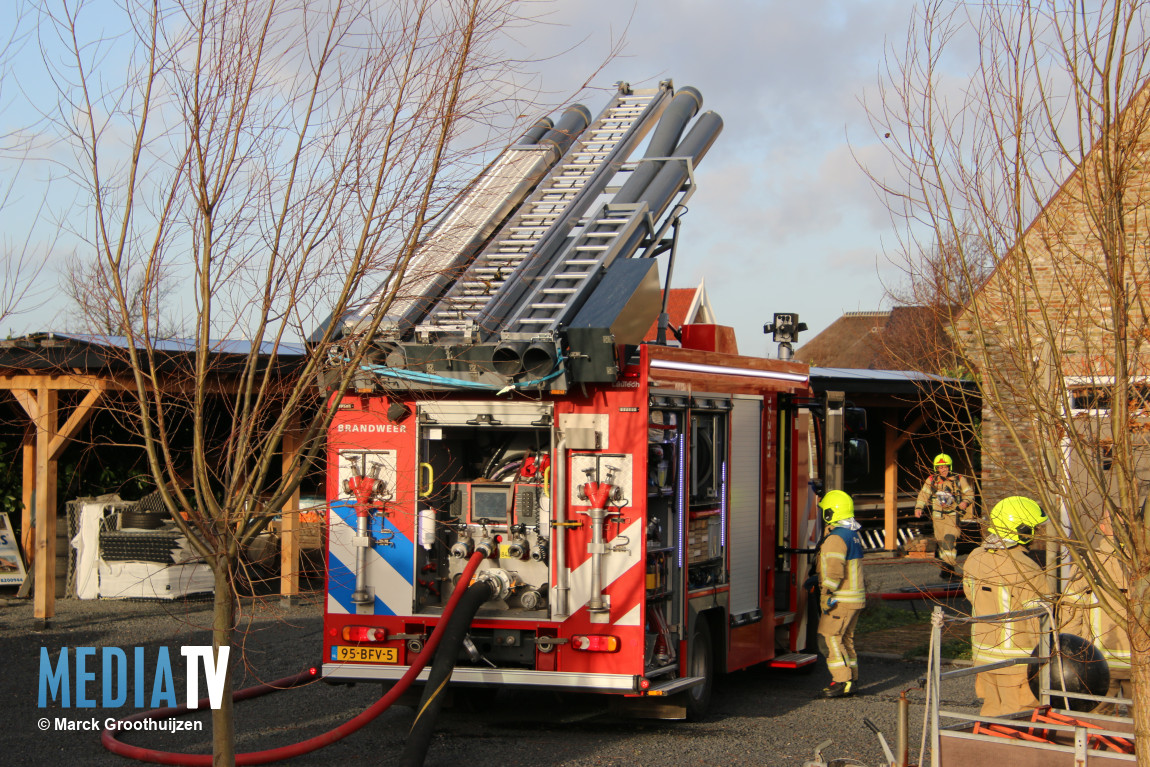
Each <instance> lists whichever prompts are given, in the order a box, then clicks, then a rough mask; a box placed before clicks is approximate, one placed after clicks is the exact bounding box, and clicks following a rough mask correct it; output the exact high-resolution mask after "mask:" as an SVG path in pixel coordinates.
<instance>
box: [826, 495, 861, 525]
mask: <svg viewBox="0 0 1150 767" xmlns="http://www.w3.org/2000/svg"><path fill="white" fill-rule="evenodd" d="M819 508H820V509H822V510H823V522H825V523H827V524H828V525H830V524H833V523H835V522H841V521H842V520H844V519H850V518H851V517H853V516H854V515H855V502H854V500H853V499H852V498H851V497H850V496H849V495H847V494H846V493H844V492H843V491H842V490H831V491H830V492H829V493H827V494H826V495H824V496H823V499H822V500H821V501H819Z"/></svg>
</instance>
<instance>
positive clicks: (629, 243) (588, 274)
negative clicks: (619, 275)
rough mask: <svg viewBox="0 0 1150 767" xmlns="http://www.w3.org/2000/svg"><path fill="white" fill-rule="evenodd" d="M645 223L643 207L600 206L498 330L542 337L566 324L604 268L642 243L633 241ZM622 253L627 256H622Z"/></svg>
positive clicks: (644, 207) (595, 283) (629, 253)
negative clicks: (502, 328) (635, 234)
mask: <svg viewBox="0 0 1150 767" xmlns="http://www.w3.org/2000/svg"><path fill="white" fill-rule="evenodd" d="M647 218H648V216H647V205H646V203H630V204H623V205H612V204H610V203H607V204H605V205H603V206H602V207H601V208H600V209H599V210H598V212H596V214H595V215H594V216H593V217H591V218H590V219H588V221H587V223H586V225H585V226H584V227H583V231H582V232H580V233H579V234H578V235H577V236H576V237H575V239H574V240H573V241H572V242H571V244H570V245H569V246H568V247H567V248H566V249H565V250H564V251H563V252H562V253H561V254H560V257H559V258H557V259H555V261H554V262H553V263H552V266H551V268H550V269H549V270H548V272H547V274H546V275H544V276H543V277H542V278H541V279H540V280H539V281H538V283H537V284H536V285H535V287H534V288H533V289H532V290H531V292H530V293H529V294H528V297H527V299H526V300H524V301H523V302H522V303H521V304H520V305H519V309H518V310H517V311H516V312H515V313H514V314H512V315H511V316H510V317H509V318H508V319H507V321H506V323H505V326H504V329H505V330H506V331H507V332H510V333H532V334H537V335H542V334H548V333H553V332H555V331H557V330H558V329H559V325H561V324H564V323H565V322H568V321H570V318H571V316H572V315H573V314H574V313H575V312H578V310H579V308H580V307H581V306H582V305H583V304H584V303H585V302H586V300H587V298H588V296H590V294H591V291H593V290H594V289H595V287H596V286H597V285H598V284H599V279H598V278H599V277H600V276H602V274H603V272H605V271H606V269H607V267H608V266H610V265H611V263H612V262H613V261H614V260H615V259H616V258H629V257H630V256H631V255H632V253H633V252H634V251H635V250H637V249H638V245H639V244H640V243H641V241H642V240H641V238H636V237H634V236H633V235H634V233H635V232H636V230H638V229H639V227H640V226H643V225H644V223H645V222H646V220H647ZM625 247H626V249H627V250H629V251H631V252H623V249H624V248H625Z"/></svg>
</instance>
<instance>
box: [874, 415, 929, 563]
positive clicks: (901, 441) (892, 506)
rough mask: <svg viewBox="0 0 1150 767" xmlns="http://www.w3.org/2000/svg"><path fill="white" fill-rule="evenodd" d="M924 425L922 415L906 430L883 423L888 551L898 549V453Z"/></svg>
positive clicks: (885, 517) (884, 503) (884, 506)
mask: <svg viewBox="0 0 1150 767" xmlns="http://www.w3.org/2000/svg"><path fill="white" fill-rule="evenodd" d="M922 424H923V417H922V415H921V414H920V415H919V416H918V417H917V418H915V419H914V420H913V421H912V422H911V423H910V425H909V426H907V427H906V428H905V429H902V428H899V427H897V426H895V425H894V424H891V423H883V426H884V427H885V435H884V437H885V438H884V439H883V445H884V447H885V448H886V449H885V450H884V451H883V453H884V455H883V461H884V463H883V493H882V497H883V513H884V521H885V531H886V547H885V548H886V549H887V551H894V550H895V549H896V548H898V451H899V450H900V449H902V446H903V445H905V444H906V443H907V442H908V441H909V440H910V438H911V436H912V435H914V434H915V433H917V432H918V430H919V429H921V428H922Z"/></svg>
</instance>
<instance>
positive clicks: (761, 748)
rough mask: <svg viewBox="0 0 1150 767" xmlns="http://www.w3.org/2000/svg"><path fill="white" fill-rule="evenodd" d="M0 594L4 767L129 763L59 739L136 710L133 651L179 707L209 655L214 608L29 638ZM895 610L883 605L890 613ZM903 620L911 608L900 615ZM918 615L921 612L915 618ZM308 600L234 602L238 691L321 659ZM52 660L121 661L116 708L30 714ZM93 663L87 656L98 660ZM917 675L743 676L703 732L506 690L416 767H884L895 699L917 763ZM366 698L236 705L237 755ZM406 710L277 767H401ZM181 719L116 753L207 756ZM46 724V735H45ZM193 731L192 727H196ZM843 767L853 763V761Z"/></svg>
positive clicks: (890, 568)
mask: <svg viewBox="0 0 1150 767" xmlns="http://www.w3.org/2000/svg"><path fill="white" fill-rule="evenodd" d="M937 576H938V568H937V566H936V565H934V564H932V563H923V562H911V561H906V560H903V561H901V562H884V561H877V560H875V561H871V562H868V569H867V579H868V590H870V591H872V592H883V591H887V592H889V591H895V590H897V589H898V588H903V587H905V586H907V585H911V584H914V583H915V582H918V583H930V582H938V578H937ZM2 597H3V595H0V652H2V653H3V654H2V655H0V657H3V658H5V659H7V664H6V667H5V671H4V674H3V684H2V690H3V692H4V693H5V695H4V699H5V700H8V701H9V703H10V706H11V708H10V711H9V716H8V717H7V722H6V727H5V728H4V729H3V730H2V731H0V732H2V733H3V734H0V745H2V746H3V747H4V749H3V753H4V758H5V760H6V762H7V763H8V764H13V765H25V764H26V765H92V766H93V767H101V766H102V765H127V764H132V763H133V762H132V761H131V760H128V759H125V758H123V757H120V756H116V755H114V754H111V753H109V752H107V751H105V750H104V748H103V747H102V746H101V745H100V742H99V733H98V732H93V731H85V730H80V729H60V727H61V726H64V727H67V728H71V727H81V726H85V724H86V723H88V722H97V723H99V724H100V725H101V726H102V724H103V722H104V720H105V719H107V718H108V717H117V716H122V715H123V714H125V713H129V712H131V711H134V710H135V709H134V708H131V707H130V706H131V702H132V700H133V698H132V696H133V695H134V691H135V689H136V688H137V687H140V686H141V685H139V684H138V683H137V681H138V680H137V677H136V672H135V670H134V668H132V664H131V661H132V660H134V654H133V651H132V650H131V648H135V647H143V648H145V649H144V653H145V658H146V659H148V662H147V663H146V664H144V665H145V666H146V669H145V670H144V672H143V673H142V674H141V675H142V676H144V679H143V680H142V681H143V685H142V687H143V688H145V689H146V690H147V692H146V693H145V694H144V697H145V698H150V695H151V688H152V686H153V684H154V679H153V676H154V673H155V663H154V661H153V660H152V659H154V658H156V657H157V654H158V652H159V648H161V647H166V648H169V652H170V654H171V655H172V671H173V685H174V690H175V691H176V694H177V696H178V697H179V698H180V699H181V701H182V697H183V690H184V677H185V672H184V659H183V657H182V656H180V654H179V649H178V648H179V647H181V646H188V645H198V644H209V643H210V639H209V634H208V627H209V626H210V620H211V605H210V603H209V602H206V601H198V602H197V601H190V602H158V603H157V602H113V601H103V600H101V601H80V600H74V599H69V600H59V601H57V603H56V608H57V609H56V617H55V619H54V620H53V621H52V622H51V624H50V625H49V626H48V627H47V628H45V629H43V630H39V631H38V630H36V629H35V623H36V622H35V621H34V620H33V616H32V605H31V603H30V601H28V600H15V599H3V598H2ZM892 604H895V603H892ZM901 604H902V605H903V606H904V607H905V608H906V609H910V605H909V603H901ZM923 607H925V605H920V606H919V609H923ZM321 613H322V611H321V603H320V600H319V598H318V596H317V595H312V596H310V597H306V598H304V599H302V600H300V601H299V602H298V603H297V604H296V605H294V606H288V607H285V606H283V605H282V604H281V602H280V600H279V599H278V598H276V597H272V598H266V599H248V600H245V601H244V609H243V615H242V621H241V631H242V636H243V649H244V652H243V671H242V675H241V676H242V678H240V679H237V682H236V687H237V688H242V687H246V686H250V685H252V684H255V683H257V682H260V681H269V680H274V679H279V678H281V677H285V676H288V675H290V674H293V673H295V672H298V671H300V670H302V669H304V668H307V667H308V666H312V665H315V664H317V663H318V661H319V650H320V646H321V634H322V615H321ZM62 647H68V648H76V647H96V648H103V647H119V648H124V649H125V650H126V655H127V659H128V661H129V664H128V665H129V669H128V674H127V682H128V686H129V688H131V690H130V692H129V699H128V704H127V705H125V706H124V707H122V708H106V707H103V706H102V705H101V704H102V703H103V702H104V700H103V698H102V690H101V689H99V688H100V685H101V684H102V681H101V679H100V677H101V674H100V672H99V670H98V669H97V670H96V674H95V677H96V681H95V682H94V683H92V684H91V685H89V686H90V688H91V689H90V690H89V694H88V696H89V698H91V699H92V704H93V705H92V707H90V708H77V707H76V706H75V703H76V701H74V700H73V701H72V704H73V705H72V706H71V707H70V708H66V709H65V708H63V707H62V706H61V705H60V701H59V700H56V701H50V700H49V701H48V703H47V706H46V707H45V708H40V707H38V694H39V686H40V676H41V675H40V656H41V648H47V650H48V653H49V656H50V657H52V658H55V657H56V653H57V652H58V651H59V650H60V648H62ZM95 658H96V660H95V662H96V663H97V664H98V663H99V658H100V656H99V651H97V654H96V656H95ZM925 671H926V667H925V664H924V663H922V662H921V661H913V660H912V661H907V660H903V659H902V657H901V655H900V654H899V653H894V652H882V651H876V652H868V653H865V654H864V655H863V657H862V659H861V661H860V677H861V679H860V682H861V689H860V691H859V694H858V695H857V696H855V697H852V698H847V699H840V700H819V699H817V698H816V697H815V695H816V693H817V691H818V690H819V689H821V688H822V687H823V686H824V685H825V684H826V683H827V682H828V681H829V676H828V675H827V672H826V669H825V665H824V664H823V663H822V662H821V661H820V663H819V664H817V666H816V667H814V668H813V669H811V670H809V671H806V672H795V671H784V670H772V669H766V668H754V669H750V670H746V671H741V672H737V673H735V674H731V675H729V676H725V677H722V678H720V679H719V680H718V681H717V683H716V687H715V694H714V699H713V705H712V712H711V715H710V716H709V717H708V718H707V719H706V720H705V721H702V722H697V723H686V722H661V721H652V720H631V719H621V718H618V717H616V716H613V715H611V714H609V713H605V711H604V706H603V700H602V698H601V697H599V696H580V695H571V694H556V693H551V692H528V691H522V690H510V689H503V690H500V691H497V692H495V693H493V694H490V695H487V696H483V697H482V698H476V697H471V698H469V700H468V701H467V705H464V704H463V702H462V701H459V702H457V705H455V706H453V707H452V708H450V709H449V710H445V711H444V712H443V714H442V716H441V717H440V719H439V721H438V723H437V728H436V734H435V736H434V738H433V740H432V743H431V747H430V750H429V753H428V758H427V762H426V763H427V764H428V765H467V766H468V767H489V766H490V767H509V766H511V765H521V764H534V765H570V766H572V767H574V766H576V765H580V766H581V765H628V766H629V767H636V766H642V765H659V766H660V767H673V766H674V765H788V766H789V765H793V766H794V767H800V765H802V764H803V762H804V761H806V760H808V759H810V758H811V757H812V756H813V754H814V749H815V747H816V746H818V745H819V744H820V743H822V742H824V741H826V740H830V741H831V743H830V745H829V746H828V747H827V748H826V749H825V751H824V756H825V757H826V758H827V759H841V760H848V761H843V762H840V763H841V764H851V763H861V764H866V765H878V764H881V763H882V762H883V752H882V749H881V747H880V745H879V740H878V738H877V737H876V735H875V734H874V733H873V732H872V731H871V729H870V728H869V727H868V726H867V725H866V722H865V720H867V719H869V720H870V721H871V722H872V723H873V724H874V725H875V726H876V727H878V728H879V729H880V730H881V731H882V732H883V733H884V735H885V737H886V739H887V741H888V742H889V743H890V745H891V747H892V748H893V746H894V743H895V738H896V726H897V725H896V719H897V710H898V700H899V696H900V694H901V693H904V692H905V694H906V695H907V697H908V698H909V699H910V700H911V702H912V705H911V709H910V711H911V713H910V741H911V744H912V748H911V753H912V762H913V761H917V758H918V751H919V743H920V738H921V734H922V719H923V711H924V708H923V705H922V703H923V701H924V700H925V696H924V693H923V691H922V690H921V689H920V688H919V685H918V680H919V678H920V677H922V676H923V675H924V674H925ZM973 687H974V685H973V678H972V677H965V678H962V679H957V680H954V681H951V682H948V683H946V684H945V685H944V687H943V691H942V696H943V700H944V703H945V705H946V706H947V707H949V708H957V709H964V708H969V709H970V710H971V711H974V710H976V709H975V701H974V690H973ZM382 691H383V688H382V687H381V686H380V685H376V684H360V685H356V686H354V687H347V686H331V685H327V684H324V683H313V684H308V685H306V686H304V687H301V688H298V689H295V690H290V691H285V692H280V693H276V694H273V695H268V696H265V697H261V698H258V699H255V700H251V701H245V702H241V703H239V704H237V707H236V717H235V718H236V727H237V738H236V739H237V748H238V750H240V751H256V750H263V749H268V748H273V747H277V746H282V745H285V744H288V743H293V742H298V741H301V740H304V739H306V738H309V737H312V736H315V735H318V734H320V733H322V732H324V731H326V730H329V729H331V728H333V727H336V726H338V725H339V724H341V723H343V722H345V721H347V720H349V719H351V718H352V717H354V716H355V715H356V714H358V713H359V712H361V711H362V710H364V709H365V708H367V707H368V706H369V705H371V703H372V702H374V701H375V700H376V699H377V698H378V697H379V696H380V694H381V693H382ZM413 719H414V712H413V710H412V709H411V708H410V707H407V706H394V707H392V709H390V710H388V711H386V712H384V713H383V714H382V715H381V716H380V717H379V718H377V719H375V720H374V721H372V722H370V723H369V724H367V725H366V726H365V727H364V728H363V729H361V730H359V731H358V732H356V733H354V734H351V735H350V736H348V737H346V738H344V739H343V740H340V741H338V742H336V743H335V744H333V745H330V746H328V747H326V748H324V749H322V750H320V751H317V752H314V753H311V754H307V755H304V756H300V757H297V758H294V759H292V760H291V761H289V762H287V764H291V765H331V764H344V763H349V764H379V765H388V764H396V763H398V756H399V754H400V752H401V751H402V748H403V743H404V741H405V738H406V735H407V731H408V729H409V728H410V726H411V723H412V721H413ZM185 721H189V722H193V723H195V722H200V723H201V724H200V725H199V726H200V727H201V729H200V730H199V731H192V732H168V731H163V732H134V733H130V734H128V735H126V736H125V737H124V740H125V741H127V742H129V743H133V744H137V745H143V746H147V747H149V748H154V749H161V750H173V751H193V752H198V753H207V752H209V751H210V737H211V733H210V725H209V724H207V721H208V718H207V716H206V714H197V715H195V716H192V717H189V718H187V719H186V720H185ZM43 723H46V724H47V727H46V729H44V728H43ZM192 726H195V725H192ZM849 760H855V761H854V762H852V761H849Z"/></svg>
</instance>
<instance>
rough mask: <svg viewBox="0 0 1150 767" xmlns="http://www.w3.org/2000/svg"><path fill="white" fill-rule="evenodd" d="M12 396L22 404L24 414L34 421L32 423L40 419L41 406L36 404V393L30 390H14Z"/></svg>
mask: <svg viewBox="0 0 1150 767" xmlns="http://www.w3.org/2000/svg"><path fill="white" fill-rule="evenodd" d="M12 396H14V397H15V398H16V401H17V402H19V403H20V407H22V408H24V412H25V413H27V414H28V417H29V418H31V419H32V423H36V420H37V419H38V418H39V417H40V406H39V405H38V404H37V403H36V392H35V391H34V390H32V391H29V390H28V389H13V390H12Z"/></svg>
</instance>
